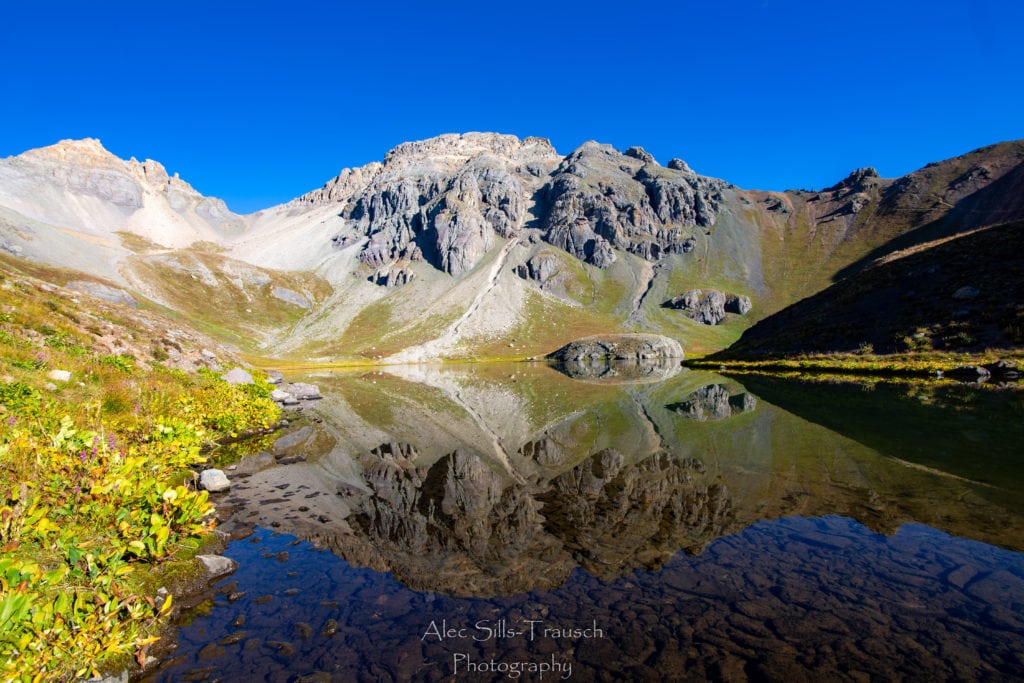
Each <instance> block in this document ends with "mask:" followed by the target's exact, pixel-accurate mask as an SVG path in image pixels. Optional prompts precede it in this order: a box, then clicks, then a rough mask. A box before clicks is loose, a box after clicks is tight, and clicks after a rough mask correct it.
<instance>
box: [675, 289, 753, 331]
mask: <svg viewBox="0 0 1024 683" xmlns="http://www.w3.org/2000/svg"><path fill="white" fill-rule="evenodd" d="M664 305H665V306H666V307H667V308H675V309H679V310H681V311H683V312H684V313H685V314H686V317H687V318H689V319H690V320H694V321H696V322H699V323H702V324H704V325H717V324H719V323H720V322H722V320H724V319H725V314H726V313H727V312H728V313H737V314H739V315H745V314H746V313H748V312H750V309H751V307H752V304H751V302H750V297H748V296H743V295H739V294H728V293H726V292H722V291H719V290H717V289H691V290H689V291H686V292H683V293H682V294H680V295H679V296H677V297H675V298H674V299H671V300H670V301H668V302H666V303H665V304H664Z"/></svg>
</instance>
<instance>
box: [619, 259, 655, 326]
mask: <svg viewBox="0 0 1024 683" xmlns="http://www.w3.org/2000/svg"><path fill="white" fill-rule="evenodd" d="M660 266H661V264H660V263H659V264H658V265H657V266H654V267H652V266H651V264H649V263H647V262H646V261H644V262H643V271H642V272H641V277H640V278H639V279H638V281H637V285H638V289H639V291H638V292H637V295H636V298H635V299H633V310H632V311H630V314H629V317H628V318H626V323H638V322H640V318H641V315H642V314H641V313H640V308H641V307H642V306H643V304H644V299H646V298H647V295H648V294H649V293H650V291H651V287H652V286H653V285H654V276H655V275H657V274H658V268H659V267H660Z"/></svg>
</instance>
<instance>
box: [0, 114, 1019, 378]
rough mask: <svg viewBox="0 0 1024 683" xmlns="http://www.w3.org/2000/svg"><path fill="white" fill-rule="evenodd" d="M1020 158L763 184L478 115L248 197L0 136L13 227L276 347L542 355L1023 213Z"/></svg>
mask: <svg viewBox="0 0 1024 683" xmlns="http://www.w3.org/2000/svg"><path fill="white" fill-rule="evenodd" d="M1022 182H1024V143H1022V142H1009V143H1001V144H998V145H993V146H990V147H986V148H983V149H979V150H976V151H974V152H971V153H969V154H965V155H963V156H961V157H957V158H955V159H950V160H946V161H942V162H938V163H935V164H929V165H928V166H926V167H925V168H923V169H921V170H919V171H915V172H914V173H911V174H909V175H907V176H904V177H903V178H900V179H895V180H893V179H884V178H881V177H879V176H878V174H877V173H876V172H875V171H874V170H873V169H859V170H857V171H855V172H853V173H852V174H850V176H849V177H847V178H846V179H844V180H843V181H841V182H840V183H838V184H836V185H834V186H833V187H830V188H827V189H825V190H822V191H819V192H811V191H806V190H792V191H786V192H762V191H756V190H744V189H741V188H737V187H735V186H733V185H731V184H729V183H728V182H727V181H725V180H720V179H716V178H710V177H707V176H702V175H700V174H698V173H696V172H694V171H693V170H692V169H690V168H689V166H688V165H687V164H686V163H685V162H684V161H682V160H680V159H672V160H671V161H669V162H668V164H667V165H665V166H662V165H661V164H659V163H658V162H657V161H656V160H655V159H654V158H653V157H652V156H651V155H650V154H648V153H647V152H645V151H644V150H643V149H642V148H640V147H632V148H629V149H627V150H625V151H623V152H620V151H618V150H615V149H613V148H612V147H610V146H608V145H602V144H598V143H596V142H588V143H585V144H583V145H581V146H580V147H579V148H578V149H576V150H574V151H572V152H571V153H570V154H568V155H565V156H562V155H560V154H558V153H557V152H556V151H555V149H554V148H553V147H552V146H551V144H550V143H549V142H548V141H547V140H544V139H541V138H525V139H522V140H520V139H518V138H516V137H514V136H510V135H499V134H493V133H466V134H462V135H455V134H450V135H442V136H439V137H436V138H432V139H429V140H423V141H419V142H410V143H404V144H402V145H399V146H398V147H396V148H395V149H393V150H391V151H390V152H389V153H388V154H387V155H386V156H385V158H384V159H383V161H382V162H379V163H378V162H374V163H371V164H368V165H366V166H363V167H360V168H355V169H344V170H343V171H342V172H341V173H340V174H339V175H338V176H337V177H335V178H333V179H331V180H329V181H328V182H327V183H326V184H325V185H324V186H323V187H322V188H320V189H318V190H314V191H312V192H309V193H307V194H305V195H303V196H301V197H298V198H296V199H294V200H292V201H290V202H288V203H286V204H282V205H280V206H276V207H272V208H270V209H267V210H265V211H260V212H257V213H254V214H250V215H248V216H238V215H235V214H233V213H231V212H230V211H228V209H227V207H226V206H225V205H224V204H223V202H221V201H220V200H217V199H214V198H209V197H203V196H202V195H201V194H199V193H198V192H196V191H195V190H193V189H192V188H191V187H190V186H189V185H188V184H187V183H185V182H184V181H182V180H181V179H179V178H178V177H177V176H176V175H175V176H173V177H172V176H169V175H168V174H167V172H166V170H165V169H164V168H163V167H162V166H161V165H160V164H158V163H157V162H154V161H149V160H147V161H145V162H138V161H136V160H134V159H132V160H129V161H123V160H121V159H118V158H117V157H115V156H113V155H112V154H110V153H109V152H107V151H106V150H104V149H103V147H102V146H101V145H100V143H99V142H98V141H96V140H80V141H63V142H61V143H58V144H57V145H54V146H52V147H47V148H43V149H39V150H32V151H29V152H25V153H24V154H21V155H19V156H15V157H10V158H7V159H3V160H0V248H2V249H5V250H6V251H8V252H10V253H12V254H14V255H17V256H20V257H23V258H27V259H30V260H35V261H41V262H44V263H48V264H50V265H55V266H61V267H64V268H68V269H71V270H73V271H78V275H73V274H71V273H69V274H68V276H67V279H69V280H70V279H81V273H85V274H86V275H85V276H86V277H87V278H92V279H93V280H94V281H95V283H96V284H97V285H103V286H105V287H112V288H117V289H121V290H125V291H126V292H130V294H131V296H133V297H135V298H136V299H137V300H139V301H140V302H142V303H141V305H143V306H153V307H156V308H161V309H163V310H164V311H165V312H172V313H177V314H180V315H183V316H186V317H188V318H189V319H191V320H193V321H195V324H196V325H197V326H198V327H199V328H200V329H202V330H203V331H204V332H208V333H210V334H214V335H216V336H219V337H220V338H222V339H225V340H227V341H230V342H233V343H234V344H236V345H238V346H240V347H241V348H243V350H247V351H251V352H256V353H260V354H261V355H266V356H271V357H283V358H294V359H303V360H307V359H314V360H360V359H361V360H373V361H377V360H381V361H384V360H386V361H388V362H398V361H418V360H428V359H436V358H471V357H483V356H486V357H525V356H534V355H538V356H539V355H543V354H545V353H547V352H550V351H552V350H554V349H556V348H558V347H560V346H562V345H564V344H565V343H566V342H568V341H571V340H572V339H575V338H578V337H582V336H586V335H591V334H600V333H608V332H653V333H660V334H665V335H667V336H670V337H673V338H676V339H679V340H680V341H681V343H682V344H683V346H684V348H685V350H686V351H687V353H690V354H694V353H697V354H702V353H709V352H714V351H718V350H720V349H723V348H725V347H728V346H729V345H730V344H732V343H733V342H734V341H736V340H737V339H738V338H739V337H740V335H741V334H742V333H743V332H744V330H746V329H747V328H749V327H750V326H751V325H753V324H754V323H756V322H757V321H759V320H762V319H765V318H766V317H768V316H770V315H772V314H774V313H776V312H778V311H781V310H782V309H784V308H786V307H787V306H789V305H791V304H793V303H795V302H797V301H798V300H800V299H802V298H805V297H807V296H809V295H812V294H814V293H816V292H819V291H822V290H825V289H826V288H828V287H829V286H830V285H832V284H833V282H835V281H837V280H840V279H843V278H848V277H855V276H857V275H858V274H859V273H861V272H866V269H867V270H870V268H869V266H870V264H872V263H873V262H874V261H876V260H878V259H879V258H881V257H884V256H886V255H888V254H890V253H892V252H894V251H900V250H907V249H912V248H915V247H917V246H920V245H922V244H925V243H930V242H934V241H935V240H939V239H943V238H947V237H949V236H952V235H956V234H959V233H962V232H965V231H969V230H973V229H976V228H980V227H985V226H991V225H997V224H1003V223H1008V222H1012V221H1014V220H1022V219H1024V193H1022V192H1021V191H1020V190H1021V184H1022ZM58 284H64V283H58ZM858 341H860V340H858Z"/></svg>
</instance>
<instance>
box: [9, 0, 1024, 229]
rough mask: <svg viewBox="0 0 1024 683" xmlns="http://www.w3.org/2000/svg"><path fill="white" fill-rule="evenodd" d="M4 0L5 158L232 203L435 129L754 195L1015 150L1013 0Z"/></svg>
mask: <svg viewBox="0 0 1024 683" xmlns="http://www.w3.org/2000/svg"><path fill="white" fill-rule="evenodd" d="M347 5H348V3H327V2H308V1H306V0H290V1H289V2H273V3H272V2H261V1H260V0H250V1H249V2H245V3H241V2H239V3H235V2H195V1H193V0H178V1H176V2H164V3H149V2H114V1H110V2H90V3H85V2H46V1H45V0H38V1H35V2H26V3H12V2H8V3H4V5H3V6H2V8H0V156H8V155H11V154H18V153H20V152H22V151H24V150H26V149H29V148H32V147H39V146H43V145H48V144H52V143H54V142H56V141H57V140H59V139H62V138H78V137H97V138H100V139H101V140H102V141H103V143H104V145H105V146H106V147H107V148H108V149H109V150H111V151H112V152H114V153H115V154H117V155H118V156H121V157H124V158H127V157H131V156H135V157H137V158H139V159H143V158H152V159H157V160H159V161H161V162H163V163H164V165H165V166H167V167H168V169H169V170H170V171H171V172H175V171H177V172H179V173H180V174H181V176H182V178H184V179H185V180H187V181H189V182H191V183H192V184H193V185H194V186H195V187H196V188H197V189H198V190H200V191H201V192H203V193H204V194H209V195H214V196H219V197H221V198H223V199H225V200H226V201H227V202H228V204H229V206H230V207H231V208H232V209H234V210H236V211H240V212H248V211H253V210H256V209H259V208H263V207H266V206H270V205H272V204H276V203H279V202H282V201H286V200H288V199H290V198H292V197H294V196H297V195H299V194H301V193H303V192H305V191H307V190H310V189H313V188H316V187H319V186H321V185H322V184H323V183H324V182H325V181H327V180H328V179H329V178H331V177H332V176H334V175H336V174H337V172H338V171H339V170H340V169H341V168H342V167H345V166H357V165H361V164H364V163H367V162H370V161H374V160H379V159H381V158H382V157H383V155H384V154H385V152H387V150H389V149H390V148H392V147H393V146H395V145H396V144H398V143H400V142H403V141H405V140H414V139H420V138H424V137H429V136H432V135H437V134H440V133H445V132H464V131H472V130H476V131H498V132H503V133H512V134H515V135H519V136H527V135H538V136H541V137H547V138H549V139H551V141H552V142H553V143H554V145H555V147H556V149H558V151H559V152H561V153H563V154H566V153H568V152H570V151H571V150H572V149H574V148H575V147H576V146H578V145H579V144H581V143H582V142H584V141H586V140H590V139H596V140H598V141H601V142H607V143H610V144H612V145H614V146H615V147H617V148H619V149H625V148H626V147H629V146H631V145H641V146H643V147H645V148H646V149H647V150H648V151H649V152H651V153H652V154H654V156H655V157H657V158H658V160H659V161H661V162H662V163H665V162H667V161H668V160H669V159H670V158H671V157H674V156H678V157H681V158H683V159H685V160H686V161H687V162H688V163H689V164H690V165H691V166H692V167H693V168H694V170H696V171H698V172H700V173H704V174H707V175H713V176H718V177H722V178H725V179H726V180H728V181H730V182H733V183H735V184H737V185H739V186H741V187H746V188H759V189H775V190H780V189H786V188H797V187H802V188H808V189H810V188H821V187H824V186H827V185H830V184H832V183H834V182H836V181H838V180H839V179H841V178H842V177H843V176H845V175H846V174H847V173H848V172H849V171H850V170H852V169H854V168H857V167H860V166H869V165H870V166H875V167H876V168H877V169H878V170H879V172H880V173H881V174H882V175H884V176H898V175H901V174H903V173H906V172H909V171H911V170H914V169H915V168H919V167H920V166H922V165H924V164H925V163H927V162H929V161H936V160H939V159H943V158H946V157H950V156H955V155H957V154H961V153H963V152H967V151H969V150H971V149H974V148H976V147H980V146H982V145H986V144H990V143H993V142H997V141H1000V140H1008V139H1017V138H1022V137H1024V49H1022V47H1021V46H1022V45H1024V42H1022V41H1021V40H1020V39H1019V35H1018V34H1019V31H1020V27H1021V26H1024V3H1020V2H1017V1H1015V0H1005V1H1004V0H988V1H986V0H970V1H966V0H965V1H964V2H943V1H942V0H933V1H931V2H918V1H917V0H913V1H906V2H902V1H900V0H888V1H886V2H874V1H871V0H867V1H862V2H857V3H833V2H782V1H776V0H767V1H765V0H735V1H725V0H723V1H722V2H708V1H705V2H691V1H688V0H677V1H676V2H635V1H634V2H626V3H617V4H607V5H606V4H603V3H600V2H586V3H573V2H551V1H550V0H548V1H546V2H532V1H525V2H520V1H517V2H500V1H499V2H496V3H487V2H472V3H469V2H465V3H464V2H446V3H413V4H409V5H402V4H396V3H389V2H368V3H359V4H357V5H353V6H347Z"/></svg>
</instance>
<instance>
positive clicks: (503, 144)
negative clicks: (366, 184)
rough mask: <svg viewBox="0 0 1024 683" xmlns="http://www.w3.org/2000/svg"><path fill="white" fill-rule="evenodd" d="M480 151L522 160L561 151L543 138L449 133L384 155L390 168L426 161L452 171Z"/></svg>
mask: <svg viewBox="0 0 1024 683" xmlns="http://www.w3.org/2000/svg"><path fill="white" fill-rule="evenodd" d="M481 154H491V155H494V156H496V157H499V158H501V159H505V160H508V161H512V162H523V163H525V162H530V161H542V160H557V158H558V153H557V152H556V151H555V149H554V148H553V147H552V146H551V143H550V142H549V141H548V140H545V139H544V138H536V137H529V138H526V139H525V140H520V139H519V138H517V137H516V136H514V135H504V134H501V133H447V134H444V135H438V136H437V137H433V138H428V139H426V140H418V141H415V142H404V143H402V144H400V145H398V146H397V147H395V148H394V149H392V150H391V151H390V152H388V153H387V154H386V155H385V156H384V166H385V168H386V169H388V170H391V169H394V168H396V167H400V166H407V165H413V166H418V165H422V164H424V163H427V164H431V165H433V166H434V167H435V168H438V169H446V170H449V171H451V170H454V169H455V168H457V167H458V166H461V165H463V164H465V163H466V162H468V161H470V160H471V159H473V158H475V157H477V156H480V155H481Z"/></svg>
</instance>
